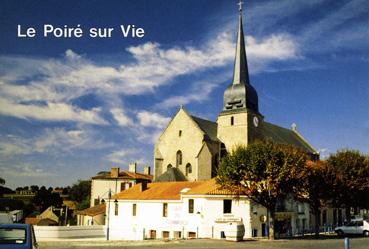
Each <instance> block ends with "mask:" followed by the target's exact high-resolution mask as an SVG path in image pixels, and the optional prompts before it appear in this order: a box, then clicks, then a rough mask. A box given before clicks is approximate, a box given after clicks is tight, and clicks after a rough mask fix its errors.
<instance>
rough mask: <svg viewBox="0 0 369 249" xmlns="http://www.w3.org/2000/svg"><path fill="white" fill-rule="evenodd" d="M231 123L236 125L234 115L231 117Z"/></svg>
mask: <svg viewBox="0 0 369 249" xmlns="http://www.w3.org/2000/svg"><path fill="white" fill-rule="evenodd" d="M231 125H234V117H231Z"/></svg>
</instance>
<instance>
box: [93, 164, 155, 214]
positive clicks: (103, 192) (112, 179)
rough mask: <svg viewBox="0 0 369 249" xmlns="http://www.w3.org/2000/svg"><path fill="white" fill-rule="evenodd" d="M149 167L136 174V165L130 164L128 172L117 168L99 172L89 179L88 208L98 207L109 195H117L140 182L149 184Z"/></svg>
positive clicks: (150, 177) (150, 176)
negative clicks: (89, 194)
mask: <svg viewBox="0 0 369 249" xmlns="http://www.w3.org/2000/svg"><path fill="white" fill-rule="evenodd" d="M151 180H152V175H150V167H148V166H145V167H144V172H143V173H139V172H137V164H136V163H131V164H130V165H129V168H128V171H126V170H120V169H119V168H111V171H110V172H109V171H103V172H99V173H98V174H97V175H96V176H94V177H92V178H91V197H90V198H91V199H90V207H93V206H96V205H99V204H100V203H101V202H102V200H106V199H108V198H109V191H110V193H111V194H116V193H119V192H120V191H123V190H125V189H128V188H131V187H132V186H133V185H135V184H137V183H141V182H146V183H147V182H151Z"/></svg>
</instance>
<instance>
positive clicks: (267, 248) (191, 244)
mask: <svg viewBox="0 0 369 249" xmlns="http://www.w3.org/2000/svg"><path fill="white" fill-rule="evenodd" d="M39 245H40V249H48V248H53V249H82V248H86V249H90V248H91V249H98V248H101V249H105V248H109V249H118V248H119V249H146V248H173V249H181V248H191V249H219V248H222V249H237V248H242V249H260V248H262V249H341V248H342V249H344V248H345V247H344V240H343V239H338V238H335V239H320V240H313V239H301V240H276V241H243V242H229V241H223V240H209V239H197V240H178V241H167V242H166V241H147V240H146V241H137V242H133V241H101V240H100V241H88V240H83V241H48V242H45V241H41V242H40V243H39ZM350 246H351V247H350V249H368V248H369V238H351V239H350Z"/></svg>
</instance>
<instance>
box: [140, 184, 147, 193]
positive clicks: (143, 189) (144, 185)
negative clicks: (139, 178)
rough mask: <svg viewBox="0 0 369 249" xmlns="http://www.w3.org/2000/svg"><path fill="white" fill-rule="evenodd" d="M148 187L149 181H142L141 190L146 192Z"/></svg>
mask: <svg viewBox="0 0 369 249" xmlns="http://www.w3.org/2000/svg"><path fill="white" fill-rule="evenodd" d="M146 189H147V182H146V181H143V182H141V183H140V190H141V192H144V191H145V190H146Z"/></svg>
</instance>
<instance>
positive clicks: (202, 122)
mask: <svg viewBox="0 0 369 249" xmlns="http://www.w3.org/2000/svg"><path fill="white" fill-rule="evenodd" d="M191 118H192V119H193V121H195V122H196V124H197V125H198V126H199V127H200V129H201V130H202V131H203V132H204V133H205V134H206V135H207V136H208V137H209V138H210V140H213V141H219V140H218V137H217V130H218V124H217V123H215V122H212V121H209V120H206V119H202V118H199V117H195V116H191Z"/></svg>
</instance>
